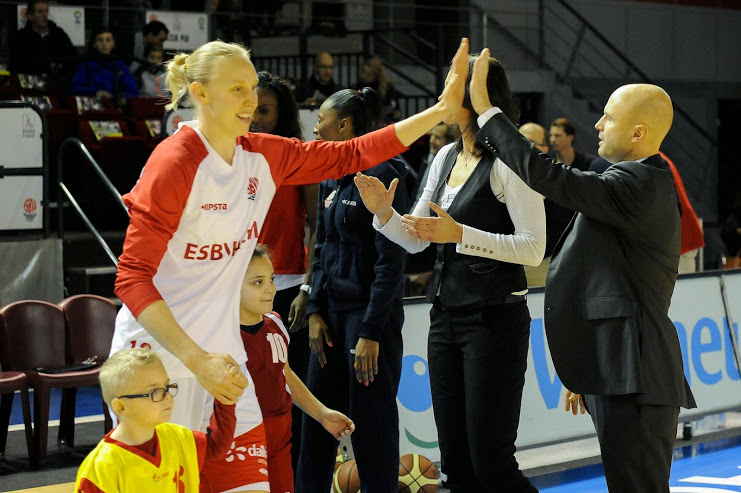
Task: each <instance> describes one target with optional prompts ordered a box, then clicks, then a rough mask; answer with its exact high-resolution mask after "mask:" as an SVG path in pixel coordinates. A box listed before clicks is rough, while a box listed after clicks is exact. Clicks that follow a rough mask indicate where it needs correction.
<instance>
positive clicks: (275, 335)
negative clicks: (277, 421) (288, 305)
mask: <svg viewBox="0 0 741 493" xmlns="http://www.w3.org/2000/svg"><path fill="white" fill-rule="evenodd" d="M262 318H263V321H264V323H263V324H262V326H261V327H259V328H257V330H256V331H255V330H254V328H256V327H254V326H252V327H251V326H247V325H242V330H240V334H241V335H242V341H243V342H244V348H245V349H246V350H247V353H248V354H249V355H250V358H249V360H247V369H248V370H249V372H250V375H252V380H253V381H254V383H255V394H257V400H258V401H259V402H260V410H261V411H262V416H263V417H270V416H280V415H282V414H285V413H289V414H290V412H291V405H292V403H293V401H292V400H291V391H290V390H289V389H288V384H287V383H286V375H285V373H284V372H283V369H284V368H285V366H286V361H288V344H289V342H290V340H291V338H290V336H289V335H288V331H287V330H286V327H285V325H283V321H282V320H281V319H280V316H279V315H278V314H277V313H275V312H270V313H266V314H265V315H263V316H262ZM251 329H253V330H251Z"/></svg>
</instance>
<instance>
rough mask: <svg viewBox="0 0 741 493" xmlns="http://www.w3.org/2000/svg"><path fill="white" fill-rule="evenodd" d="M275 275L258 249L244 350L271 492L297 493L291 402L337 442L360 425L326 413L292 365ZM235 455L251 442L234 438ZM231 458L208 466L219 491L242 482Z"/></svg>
mask: <svg viewBox="0 0 741 493" xmlns="http://www.w3.org/2000/svg"><path fill="white" fill-rule="evenodd" d="M274 279H275V272H274V270H273V263H272V262H271V261H270V257H269V256H268V252H267V250H266V249H265V247H263V246H262V245H257V246H256V247H255V250H254V252H253V253H252V260H251V261H250V265H249V267H248V268H247V273H246V274H245V276H244V280H243V282H242V291H241V302H240V306H239V323H240V329H241V331H240V332H241V335H242V341H243V342H244V348H245V349H246V350H247V352H248V353H249V359H248V360H247V369H248V370H249V372H250V375H251V376H252V379H253V381H254V383H255V392H256V393H257V398H258V400H259V401H260V409H261V410H262V417H263V425H264V427H265V436H266V439H267V456H266V457H265V458H266V459H267V467H268V471H269V472H270V491H271V492H273V493H293V491H294V490H293V469H292V466H291V405H292V401H293V402H294V403H295V404H296V405H297V406H298V407H299V408H301V410H302V411H304V412H305V413H306V414H308V415H309V416H311V417H312V418H314V419H315V420H317V421H318V422H320V423H321V424H322V426H324V428H325V429H326V430H327V431H328V432H329V433H330V434H332V435H333V436H334V437H335V438H336V439H338V440H339V439H340V438H342V437H345V436H348V435H350V433H352V431H353V430H354V429H355V424H354V423H353V422H352V420H350V419H349V418H348V417H347V416H345V415H344V414H342V413H340V412H338V411H334V410H332V409H329V408H327V407H326V406H325V405H324V404H322V403H321V402H319V400H318V399H317V398H316V397H314V395H313V394H312V393H311V391H309V389H308V388H306V385H304V383H303V382H302V381H301V380H300V379H299V378H298V377H297V376H296V374H295V373H293V371H292V370H291V368H290V366H289V364H288V344H289V341H290V337H289V335H288V331H287V330H286V327H285V326H284V325H283V322H282V320H281V319H280V317H279V316H278V314H277V313H275V312H273V311H271V310H272V309H273V299H274V298H275V293H276V287H275V281H274ZM235 442H236V449H237V450H239V447H243V448H244V449H243V450H247V447H249V445H250V444H249V442H246V443H242V437H237V438H235ZM233 460H234V457H231V459H230V456H229V455H227V456H226V457H219V458H216V459H213V460H212V461H210V462H207V464H208V466H209V467H208V471H209V472H208V476H207V477H205V478H204V481H208V482H209V484H210V485H211V486H212V487H216V489H220V490H227V491H229V490H230V489H231V488H232V487H233V486H234V485H238V484H241V482H242V481H241V479H240V478H239V477H235V476H233V475H230V474H231V472H230V469H229V463H230V462H231V461H233Z"/></svg>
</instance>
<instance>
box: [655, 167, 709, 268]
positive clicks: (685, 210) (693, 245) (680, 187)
mask: <svg viewBox="0 0 741 493" xmlns="http://www.w3.org/2000/svg"><path fill="white" fill-rule="evenodd" d="M661 157H663V158H664V161H666V163H667V164H668V165H669V169H670V170H672V175H673V176H674V187H675V188H676V189H677V196H678V197H679V203H680V205H681V206H682V219H681V221H682V244H681V247H680V251H681V253H686V252H689V251H691V250H695V249H697V248H702V247H704V246H705V236H704V235H703V232H702V227H701V226H700V220H699V219H698V218H697V214H696V213H695V209H693V208H692V204H691V203H690V199H689V197H688V196H687V191H686V190H685V189H684V182H682V177H681V176H680V175H679V170H677V167H676V166H674V163H673V162H672V161H671V159H669V158H668V157H666V156H665V155H664V154H663V153H661Z"/></svg>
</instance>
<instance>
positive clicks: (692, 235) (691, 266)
mask: <svg viewBox="0 0 741 493" xmlns="http://www.w3.org/2000/svg"><path fill="white" fill-rule="evenodd" d="M659 154H660V155H661V157H662V158H663V159H664V161H666V164H667V165H669V169H670V170H671V172H672V176H673V177H674V188H676V189H677V196H678V197H679V204H680V205H681V207H682V217H681V221H682V243H681V246H680V254H681V255H680V257H679V273H680V274H688V273H690V272H695V271H697V252H698V251H699V250H700V248H702V247H704V246H705V236H704V235H703V232H702V224H701V223H700V219H699V218H698V217H697V214H696V213H695V209H693V208H692V204H691V203H690V199H689V197H688V196H687V191H686V190H685V188H684V182H683V181H682V177H681V176H680V174H679V171H678V170H677V167H676V166H675V165H674V163H673V162H672V161H671V159H669V158H668V157H666V154H664V153H663V152H661V151H659ZM609 167H610V162H609V161H607V160H606V159H605V158H603V157H601V156H598V157H596V158H594V159H593V160H592V163H591V164H590V165H589V171H594V172H595V173H597V174H598V175H601V174H602V173H604V172H605V171H606V170H607V168H609Z"/></svg>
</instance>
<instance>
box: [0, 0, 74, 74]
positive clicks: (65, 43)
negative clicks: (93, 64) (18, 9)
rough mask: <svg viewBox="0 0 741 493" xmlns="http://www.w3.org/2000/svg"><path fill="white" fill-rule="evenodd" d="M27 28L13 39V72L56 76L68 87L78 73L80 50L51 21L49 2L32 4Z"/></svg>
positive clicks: (28, 8) (28, 12) (32, 2)
mask: <svg viewBox="0 0 741 493" xmlns="http://www.w3.org/2000/svg"><path fill="white" fill-rule="evenodd" d="M26 18H27V19H28V20H27V21H26V25H25V27H23V29H20V30H19V31H17V32H16V33H15V35H14V36H11V38H10V63H9V65H10V66H9V68H10V71H11V72H14V73H21V74H52V75H53V76H54V78H55V80H56V83H57V86H58V87H59V86H61V87H62V88H66V86H67V85H68V84H69V79H70V77H71V76H72V73H73V72H74V66H75V62H76V58H77V57H78V56H79V54H78V52H77V49H76V48H75V47H74V46H73V45H72V41H70V39H69V36H67V33H65V32H64V30H63V29H62V28H61V27H59V26H57V25H56V24H55V23H54V22H53V21H50V20H49V4H48V3H47V2H34V1H31V2H28V6H27V7H26Z"/></svg>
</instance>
